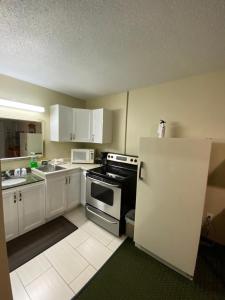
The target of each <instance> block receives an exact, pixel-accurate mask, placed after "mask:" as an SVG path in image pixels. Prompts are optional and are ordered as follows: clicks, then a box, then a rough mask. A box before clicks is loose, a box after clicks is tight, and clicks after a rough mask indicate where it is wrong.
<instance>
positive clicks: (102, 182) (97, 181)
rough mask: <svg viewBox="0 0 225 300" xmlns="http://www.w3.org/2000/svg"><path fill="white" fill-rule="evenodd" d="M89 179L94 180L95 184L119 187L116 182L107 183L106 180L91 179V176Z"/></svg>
mask: <svg viewBox="0 0 225 300" xmlns="http://www.w3.org/2000/svg"><path fill="white" fill-rule="evenodd" d="M89 178H90V177H89ZM91 181H92V182H94V183H96V184H102V185H108V186H111V187H115V188H118V187H120V186H119V185H118V184H111V183H107V182H104V181H100V180H96V179H92V178H91Z"/></svg>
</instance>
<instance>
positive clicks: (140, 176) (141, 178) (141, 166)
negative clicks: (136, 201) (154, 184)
mask: <svg viewBox="0 0 225 300" xmlns="http://www.w3.org/2000/svg"><path fill="white" fill-rule="evenodd" d="M143 166H144V163H143V161H141V162H140V168H139V179H140V180H143V179H144V177H142V175H141V172H142V168H143Z"/></svg>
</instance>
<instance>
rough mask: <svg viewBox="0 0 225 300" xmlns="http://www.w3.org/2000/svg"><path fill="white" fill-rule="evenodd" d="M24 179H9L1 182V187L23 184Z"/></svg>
mask: <svg viewBox="0 0 225 300" xmlns="http://www.w3.org/2000/svg"><path fill="white" fill-rule="evenodd" d="M25 181H26V179H25V178H9V179H5V180H3V181H2V187H7V186H14V185H17V184H20V183H23V182H25Z"/></svg>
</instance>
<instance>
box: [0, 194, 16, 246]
mask: <svg viewBox="0 0 225 300" xmlns="http://www.w3.org/2000/svg"><path fill="white" fill-rule="evenodd" d="M2 199H3V211H4V223H5V236H6V240H7V241H8V240H11V239H13V238H15V237H16V236H18V234H19V221H18V206H17V193H16V192H12V191H7V192H3V194H2Z"/></svg>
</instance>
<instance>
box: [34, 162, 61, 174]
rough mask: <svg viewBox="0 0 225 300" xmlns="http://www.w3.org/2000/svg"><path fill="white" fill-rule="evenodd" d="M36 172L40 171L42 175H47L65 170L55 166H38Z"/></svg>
mask: <svg viewBox="0 0 225 300" xmlns="http://www.w3.org/2000/svg"><path fill="white" fill-rule="evenodd" d="M37 170H39V171H42V172H44V173H49V172H55V171H60V170H65V168H63V167H61V166H57V165H51V164H48V165H45V166H40V167H38V168H37Z"/></svg>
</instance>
